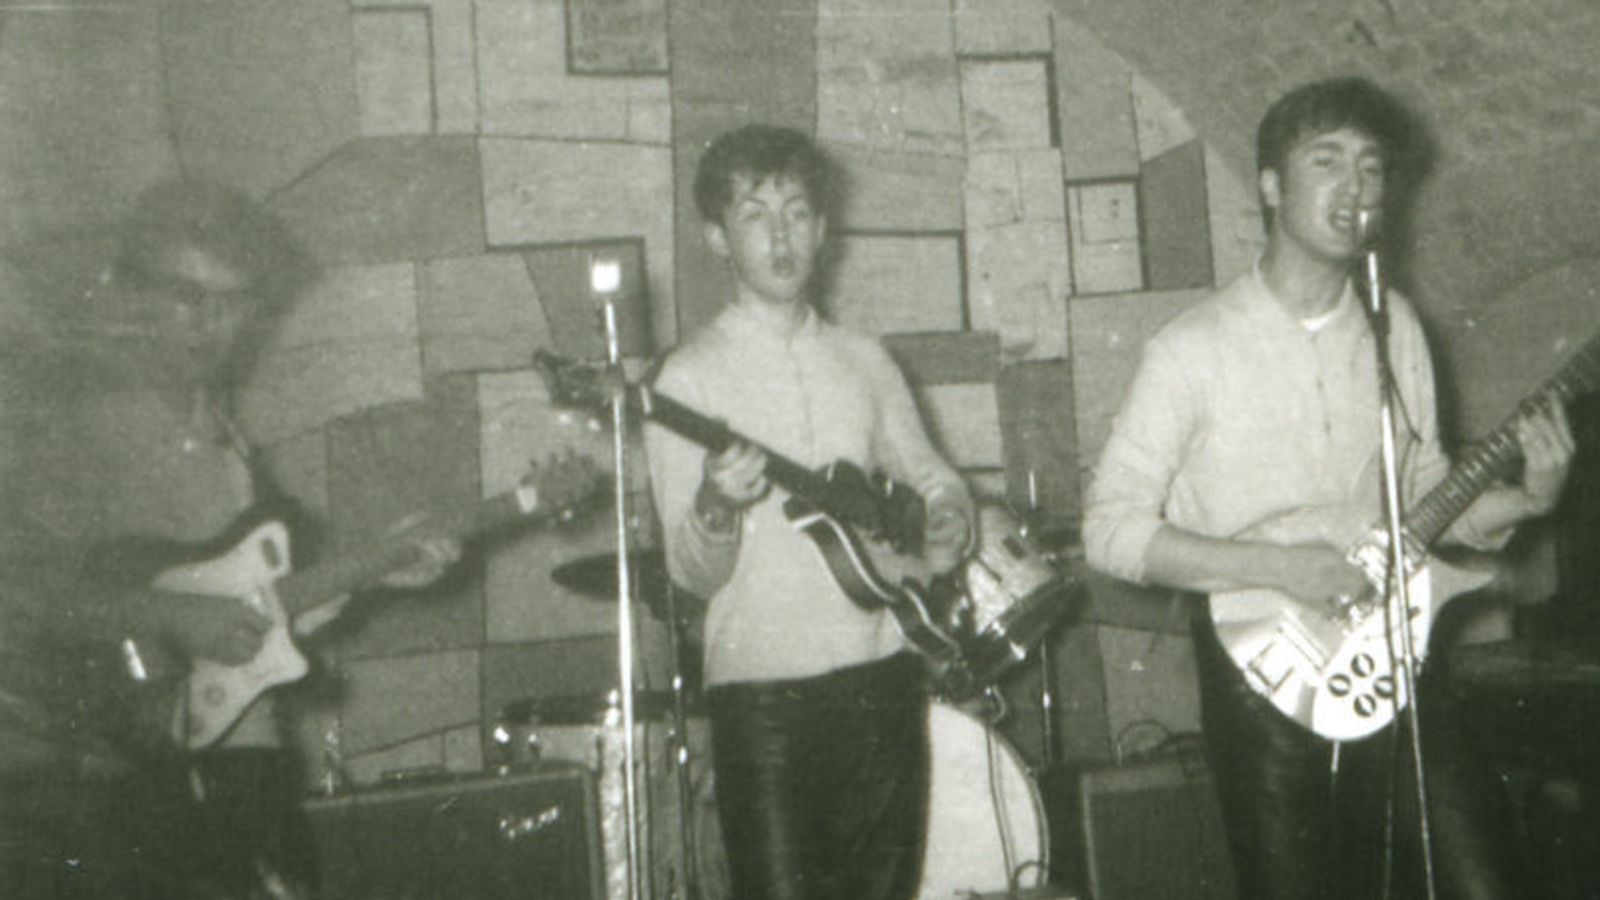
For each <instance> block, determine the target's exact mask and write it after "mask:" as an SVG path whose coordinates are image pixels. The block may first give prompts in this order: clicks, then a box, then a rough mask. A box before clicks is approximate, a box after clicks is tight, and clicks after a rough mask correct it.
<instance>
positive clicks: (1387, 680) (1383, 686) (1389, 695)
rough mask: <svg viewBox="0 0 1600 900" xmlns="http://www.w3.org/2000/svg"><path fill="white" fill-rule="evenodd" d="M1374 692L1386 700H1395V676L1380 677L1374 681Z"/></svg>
mask: <svg viewBox="0 0 1600 900" xmlns="http://www.w3.org/2000/svg"><path fill="white" fill-rule="evenodd" d="M1372 690H1373V691H1375V692H1376V693H1377V695H1378V696H1379V697H1382V698H1383V699H1385V700H1390V699H1393V698H1394V676H1393V675H1379V676H1378V677H1377V678H1375V679H1373V681H1372Z"/></svg>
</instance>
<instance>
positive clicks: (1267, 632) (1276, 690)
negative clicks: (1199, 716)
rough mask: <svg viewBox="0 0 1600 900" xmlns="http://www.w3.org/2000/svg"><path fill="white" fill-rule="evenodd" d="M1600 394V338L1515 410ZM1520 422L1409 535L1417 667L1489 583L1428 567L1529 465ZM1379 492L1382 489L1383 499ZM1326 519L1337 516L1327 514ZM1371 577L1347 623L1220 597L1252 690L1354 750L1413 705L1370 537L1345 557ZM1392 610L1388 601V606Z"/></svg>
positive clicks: (1510, 424)
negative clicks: (1460, 525) (1440, 628)
mask: <svg viewBox="0 0 1600 900" xmlns="http://www.w3.org/2000/svg"><path fill="white" fill-rule="evenodd" d="M1596 387H1600V338H1593V339H1591V340H1590V341H1589V342H1588V343H1587V344H1586V345H1584V347H1583V348H1582V349H1581V350H1579V351H1578V353H1576V354H1575V355H1574V356H1573V357H1572V358H1571V359H1570V360H1569V361H1568V362H1567V364H1566V365H1565V366H1564V367H1563V368H1562V369H1561V371H1560V372H1558V373H1557V374H1556V375H1555V376H1554V377H1552V378H1551V379H1550V380H1549V381H1547V382H1546V383H1545V384H1544V385H1542V386H1541V387H1540V389H1539V390H1537V391H1535V392H1534V393H1533V394H1531V395H1529V397H1528V398H1526V399H1525V400H1523V401H1522V403H1520V404H1519V405H1518V409H1519V410H1522V409H1529V408H1531V407H1532V405H1533V404H1538V403H1543V402H1545V398H1550V399H1552V400H1555V401H1557V402H1566V401H1570V400H1571V399H1573V398H1575V397H1578V396H1580V395H1582V394H1584V393H1587V392H1589V391H1591V390H1594V389H1595V388H1596ZM1518 418H1519V415H1512V416H1510V417H1508V418H1507V419H1506V420H1505V421H1504V422H1502V423H1501V424H1500V425H1499V427H1497V428H1496V429H1495V430H1494V431H1492V432H1490V434H1489V435H1488V436H1486V437H1485V438H1483V439H1482V440H1480V441H1478V442H1477V443H1476V444H1473V445H1472V446H1471V447H1469V448H1468V449H1467V450H1466V452H1464V453H1463V454H1462V455H1461V457H1460V461H1459V462H1458V463H1457V465H1456V466H1455V467H1454V468H1453V469H1452V470H1451V471H1450V473H1449V474H1448V475H1447V476H1446V477H1445V479H1444V480H1443V481H1441V482H1440V483H1439V484H1438V486H1437V487H1435V488H1433V490H1431V491H1429V492H1428V494H1427V495H1426V496H1424V497H1423V498H1422V500H1421V501H1420V502H1418V503H1416V504H1414V505H1412V507H1411V508H1410V509H1408V510H1407V511H1406V515H1405V518H1404V520H1403V521H1402V523H1401V531H1402V536H1403V539H1402V543H1403V544H1404V545H1405V562H1406V579H1407V580H1406V586H1407V593H1408V595H1409V597H1408V599H1409V600H1410V610H1409V613H1408V615H1409V616H1410V620H1411V628H1410V631H1411V635H1412V642H1413V645H1414V647H1415V648H1416V655H1417V659H1419V660H1421V659H1422V657H1423V655H1424V654H1425V653H1426V650H1427V645H1428V635H1429V633H1430V629H1431V627H1432V625H1433V622H1434V620H1435V619H1436V618H1437V615H1438V612H1439V610H1440V609H1442V608H1443V606H1444V605H1445V604H1446V603H1447V602H1449V601H1450V600H1451V599H1454V598H1455V597H1456V596H1459V595H1460V594H1462V593H1466V592H1467V591H1470V590H1473V589H1475V588H1478V587H1481V586H1482V585H1483V584H1485V583H1487V582H1488V581H1489V576H1488V575H1487V574H1486V573H1483V572H1475V571H1471V570H1467V569H1462V568H1460V567H1456V566H1452V565H1449V564H1447V563H1445V562H1444V561H1442V560H1439V559H1437V558H1435V557H1433V556H1430V555H1429V553H1428V549H1429V548H1430V547H1432V546H1433V544H1434V542H1435V541H1437V540H1438V538H1439V536H1440V535H1442V534H1444V532H1445V530H1446V529H1447V528H1448V527H1449V526H1450V523H1452V522H1454V521H1455V520H1456V518H1457V517H1458V516H1459V515H1461V513H1462V512H1464V511H1465V510H1466V508H1467V507H1468V506H1470V505H1472V502H1473V501H1474V500H1476V499H1477V498H1478V496H1479V495H1480V494H1482V493H1483V491H1484V490H1486V489H1487V488H1488V487H1489V486H1490V485H1491V484H1493V483H1495V482H1496V481H1497V480H1499V479H1501V478H1503V477H1505V476H1507V475H1509V474H1511V473H1512V472H1514V470H1515V467H1516V465H1517V464H1518V463H1519V462H1520V461H1521V458H1522V457H1521V450H1520V446H1519V444H1518V441H1517V433H1516V429H1517V421H1518ZM1375 489H1376V488H1375V487H1374V490H1375ZM1329 515H1337V514H1336V513H1334V514H1329ZM1324 519H1325V516H1324V515H1323V514H1302V515H1289V516H1285V517H1283V518H1281V519H1278V520H1274V521H1272V522H1269V523H1266V524H1265V525H1263V526H1261V527H1259V528H1257V529H1254V530H1252V531H1251V532H1250V533H1248V534H1244V535H1240V537H1242V538H1247V539H1250V538H1257V539H1265V540H1270V541H1273V542H1275V543H1293V542H1297V541H1302V540H1308V539H1314V538H1316V537H1318V536H1319V535H1320V534H1325V533H1327V532H1326V530H1324V527H1325V526H1327V525H1328V524H1329V523H1327V522H1326V521H1325V520H1324ZM1346 556H1347V558H1348V559H1349V561H1350V562H1351V564H1353V565H1355V566H1356V567H1357V568H1359V569H1360V570H1361V571H1362V572H1363V573H1365V574H1366V576H1367V580H1368V583H1369V584H1370V586H1371V587H1370V590H1369V591H1368V593H1367V595H1366V596H1365V597H1362V598H1358V599H1357V601H1356V602H1355V603H1354V604H1352V605H1351V606H1350V607H1348V608H1347V609H1345V610H1343V611H1339V612H1334V611H1332V610H1330V611H1328V612H1325V613H1324V612H1318V611H1313V610H1312V609H1310V608H1309V607H1306V606H1304V605H1302V604H1300V603H1297V602H1295V601H1294V600H1292V599H1290V598H1289V597H1286V596H1284V595H1282V594H1279V593H1276V592H1274V591H1270V590H1247V591H1227V592H1221V593H1216V594H1212V595H1211V598H1210V608H1211V619H1212V622H1213V623H1214V624H1215V625H1216V629H1217V635H1218V637H1219V638H1220V639H1221V642H1222V645H1223V647H1224V648H1225V649H1226V650H1227V652H1228V655H1229V657H1230V658H1231V659H1232V660H1233V662H1234V664H1235V665H1236V666H1238V667H1239V669H1240V671H1242V672H1243V673H1244V676H1245V681H1246V682H1247V683H1248V684H1249V685H1250V687H1251V689H1252V690H1254V691H1255V692H1256V693H1257V694H1259V695H1261V696H1262V697H1264V698H1266V699H1267V700H1269V701H1271V702H1272V704H1273V706H1275V707H1276V708H1277V709H1278V710H1279V711H1280V712H1282V713H1283V714H1284V715H1286V716H1288V717H1289V718H1291V719H1293V720H1295V721H1296V722H1298V723H1299V724H1301V725H1303V726H1305V727H1306V728H1308V729H1310V730H1311V731H1313V732H1315V733H1316V734H1318V735H1321V736H1322V737H1325V738H1329V739H1331V740H1354V739H1358V738H1362V737H1365V736H1367V735H1370V734H1372V733H1374V732H1376V731H1378V730H1379V729H1381V728H1383V727H1384V726H1385V725H1388V724H1389V723H1390V722H1392V721H1393V720H1394V718H1395V717H1396V716H1397V715H1398V714H1399V713H1400V712H1401V711H1402V710H1404V709H1405V707H1406V705H1407V704H1408V703H1409V702H1410V697H1409V692H1408V689H1407V685H1406V684H1405V683H1404V680H1405V679H1404V672H1403V670H1402V669H1401V667H1400V666H1399V665H1397V660H1399V659H1400V658H1402V657H1401V652H1402V650H1403V644H1402V637H1403V633H1404V632H1403V631H1402V629H1401V623H1400V621H1399V618H1398V615H1399V610H1398V608H1396V601H1394V600H1393V599H1392V598H1393V596H1394V594H1395V593H1396V592H1394V591H1389V590H1386V588H1387V587H1388V586H1389V582H1390V578H1391V576H1390V563H1389V560H1390V556H1389V551H1388V540H1387V535H1386V534H1385V533H1384V532H1383V531H1382V530H1374V531H1372V532H1371V533H1370V534H1369V536H1368V537H1367V538H1365V539H1364V540H1362V541H1360V542H1358V543H1357V544H1356V545H1355V546H1354V547H1351V548H1349V549H1348V550H1347V553H1346ZM1386 598H1389V599H1386Z"/></svg>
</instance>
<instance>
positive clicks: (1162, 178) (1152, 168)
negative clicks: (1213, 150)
mask: <svg viewBox="0 0 1600 900" xmlns="http://www.w3.org/2000/svg"><path fill="white" fill-rule="evenodd" d="M1139 209H1140V213H1141V219H1142V221H1143V233H1144V260H1145V262H1144V266H1145V272H1146V273H1147V275H1148V277H1149V280H1150V282H1149V285H1148V287H1149V288H1150V290H1154V291H1163V290H1171V289H1173V288H1189V287H1209V286H1210V285H1211V284H1212V282H1213V280H1214V279H1213V275H1212V270H1211V208H1210V205H1209V204H1208V203H1207V198H1206V167H1205V153H1204V151H1203V149H1202V148H1201V146H1200V143H1199V142H1198V141H1195V142H1191V143H1188V144H1184V145H1182V146H1180V147H1176V148H1174V149H1172V150H1169V151H1167V152H1166V153H1163V154H1161V155H1160V156H1157V157H1154V158H1152V159H1150V160H1149V161H1148V162H1146V163H1145V165H1144V173H1143V174H1142V175H1141V176H1140V177H1139Z"/></svg>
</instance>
